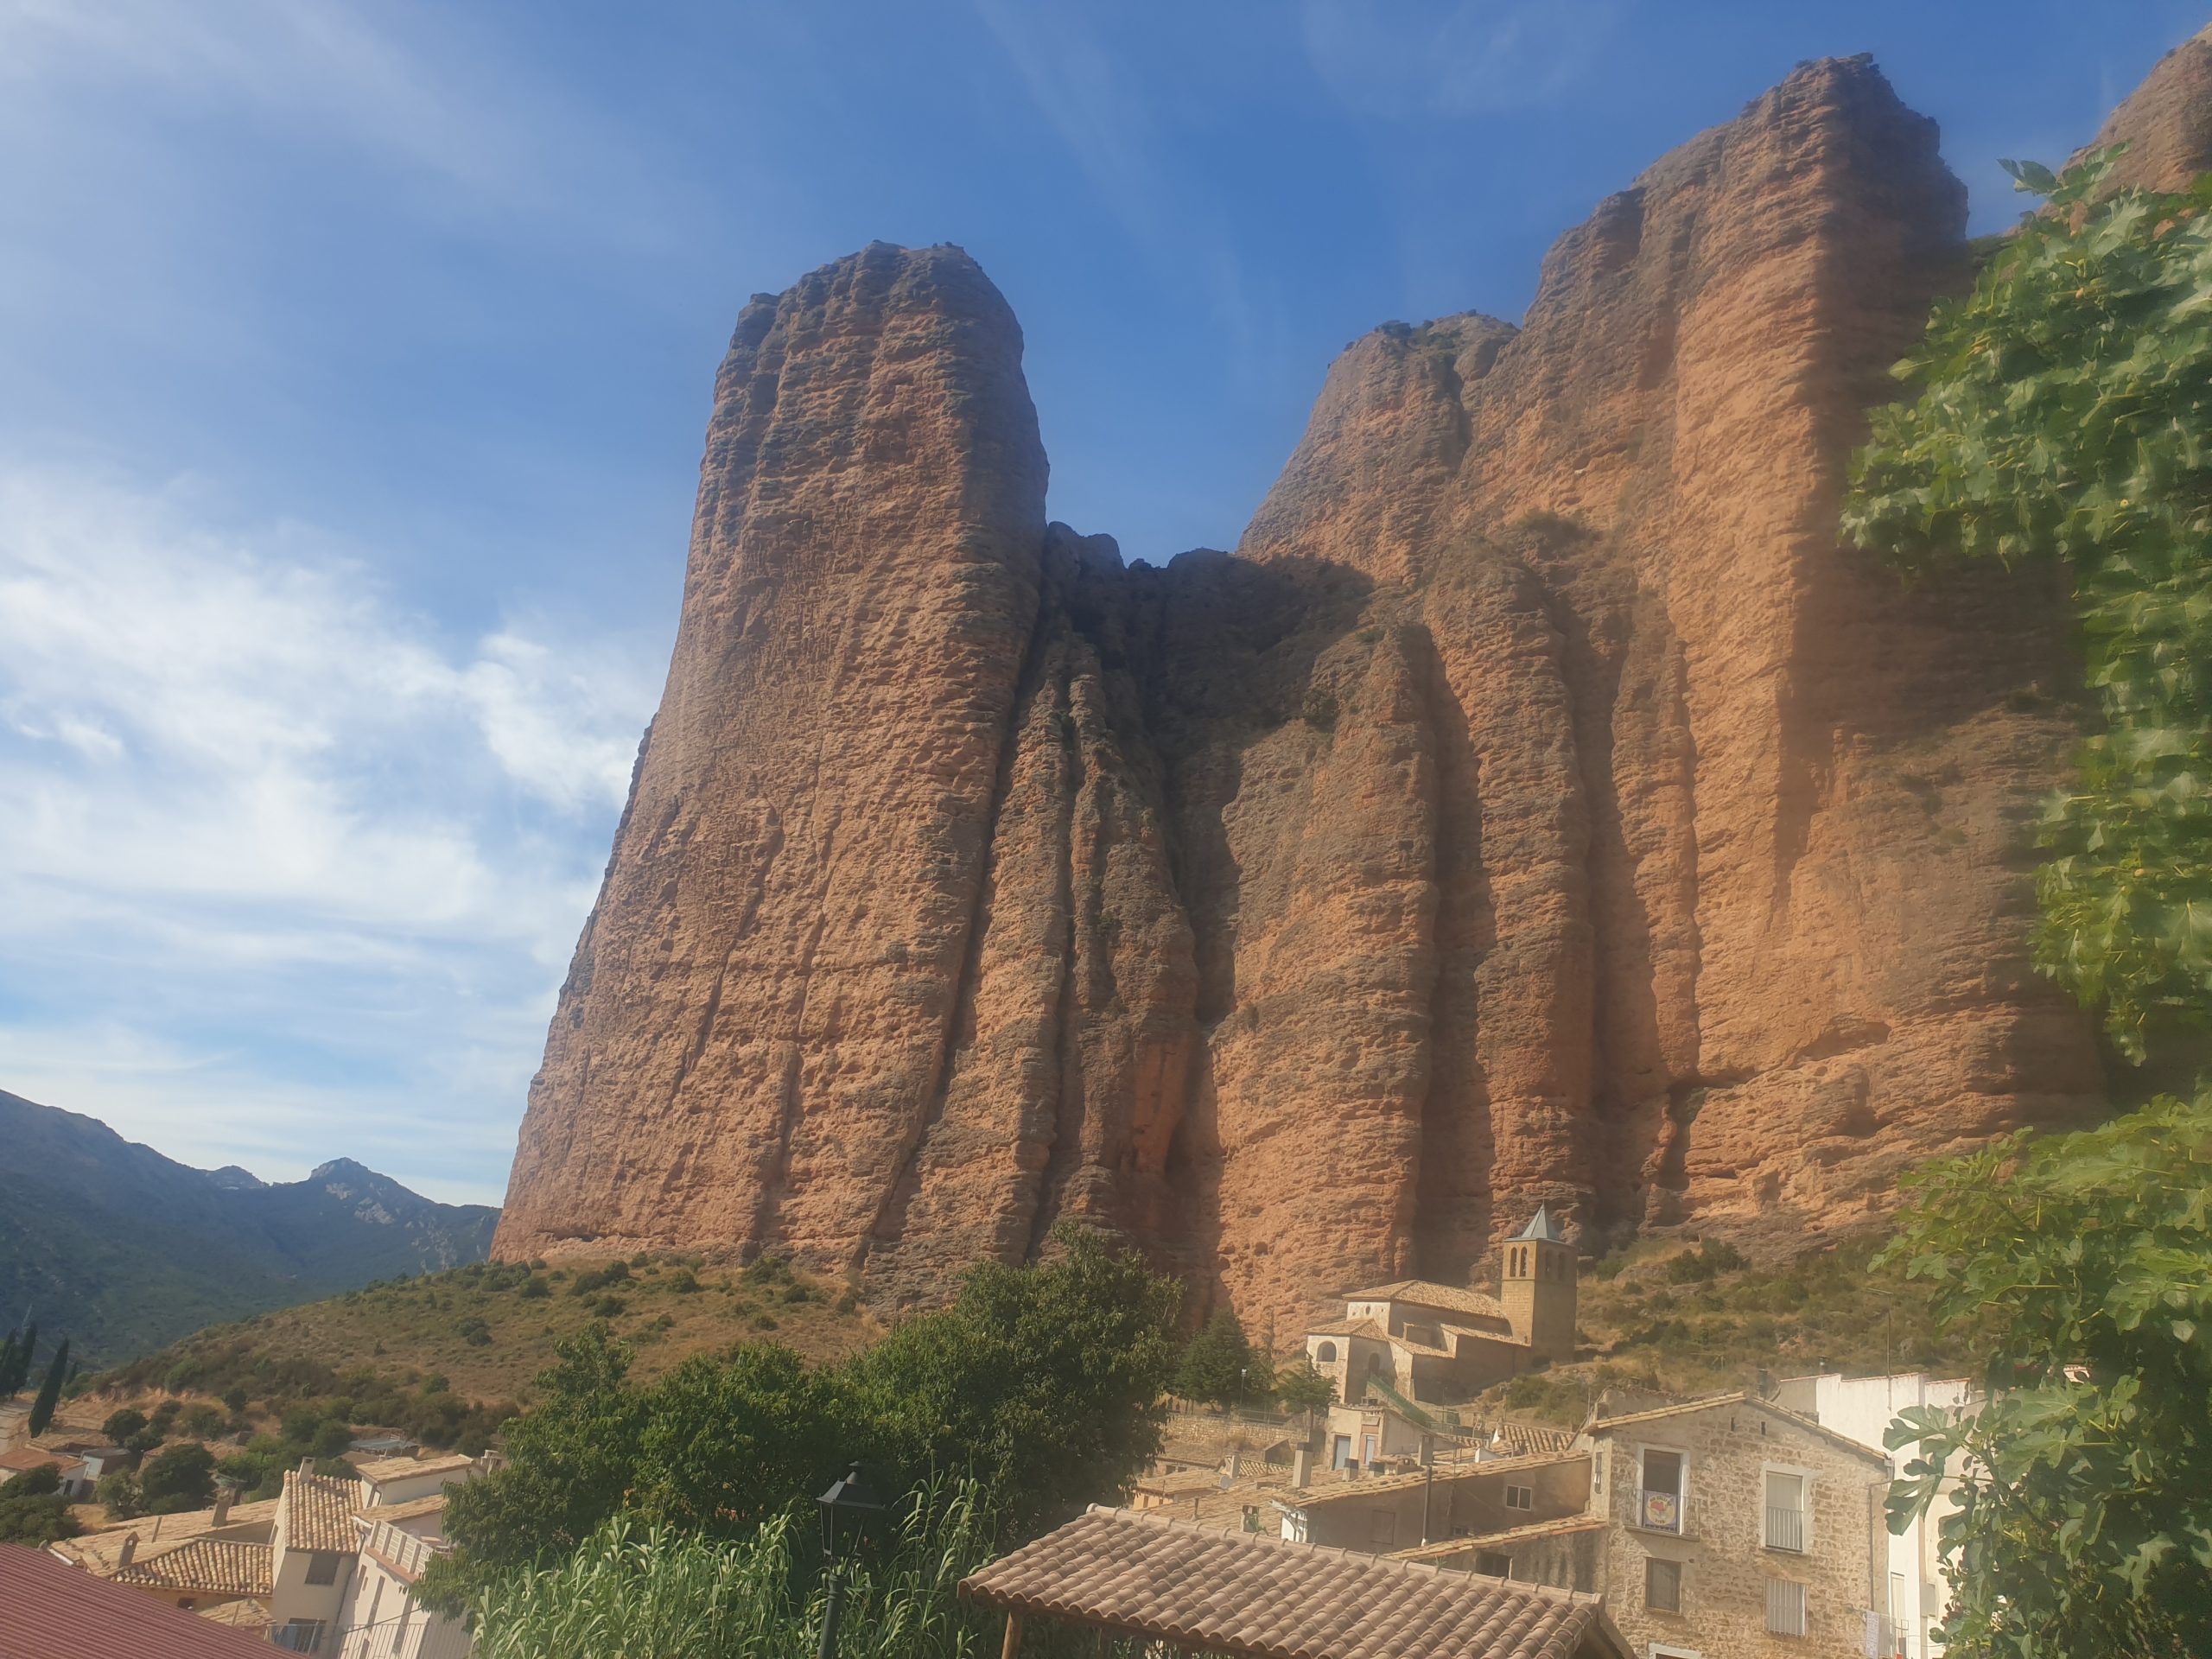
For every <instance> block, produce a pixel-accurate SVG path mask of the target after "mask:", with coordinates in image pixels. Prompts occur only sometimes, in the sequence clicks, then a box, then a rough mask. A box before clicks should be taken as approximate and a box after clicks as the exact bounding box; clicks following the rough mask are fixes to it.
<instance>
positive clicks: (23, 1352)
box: [7, 1325, 38, 1394]
mask: <svg viewBox="0 0 2212 1659" xmlns="http://www.w3.org/2000/svg"><path fill="white" fill-rule="evenodd" d="M37 1351H38V1326H36V1325H25V1326H24V1327H23V1339H22V1341H21V1342H19V1343H17V1344H16V1363H15V1365H14V1366H13V1368H12V1369H10V1371H9V1372H8V1388H7V1391H8V1392H9V1393H10V1394H21V1393H22V1391H23V1384H24V1383H28V1382H29V1381H30V1380H31V1356H32V1355H33V1354H34V1353H35V1352H37Z"/></svg>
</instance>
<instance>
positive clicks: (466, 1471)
mask: <svg viewBox="0 0 2212 1659" xmlns="http://www.w3.org/2000/svg"><path fill="white" fill-rule="evenodd" d="M485 1467H486V1464H485V1463H484V1462H483V1461H482V1460H480V1459H469V1458H466V1457H447V1458H425V1459H402V1458H393V1459H379V1460H376V1461H372V1462H369V1463H365V1464H364V1465H361V1466H360V1467H359V1468H358V1469H356V1470H355V1471H354V1472H353V1474H352V1475H350V1476H334V1475H324V1474H318V1473H316V1472H315V1471H314V1470H313V1468H311V1467H310V1466H308V1465H302V1466H301V1467H300V1468H298V1469H295V1470H289V1471H286V1473H285V1476H284V1482H283V1492H282V1494H281V1495H280V1496H279V1497H276V1498H273V1499H270V1500H267V1501H264V1502H261V1503H234V1502H233V1501H232V1497H231V1496H230V1494H229V1493H228V1491H224V1492H222V1493H220V1494H219V1496H218V1497H217V1500H216V1502H215V1503H214V1505H213V1508H211V1509H208V1510H198V1511H193V1512H188V1513H186V1514H182V1515H166V1516H145V1517H143V1519H140V1520H137V1521H132V1522H125V1523H123V1524H121V1525H118V1526H114V1527H110V1528H106V1529H103V1530H101V1531H99V1532H95V1533H90V1534H87V1535H83V1536H81V1537H77V1538H71V1539H65V1540H63V1541H60V1542H59V1543H55V1544H53V1545H50V1546H49V1547H48V1550H49V1553H50V1554H53V1555H54V1556H56V1557H57V1558H59V1559H60V1560H64V1561H67V1562H68V1563H69V1564H71V1565H72V1566H74V1567H79V1568H82V1569H83V1570H84V1571H86V1573H90V1574H92V1576H94V1577H96V1578H102V1579H107V1580H112V1581H113V1582H115V1583H116V1584H118V1585H122V1586H129V1587H130V1588H132V1589H136V1590H139V1591H143V1592H145V1593H147V1594H149V1595H150V1596H153V1597H156V1598H158V1599H161V1600H162V1601H165V1602H168V1604H170V1605H173V1606H175V1607H178V1608H181V1609H183V1610H185V1611H190V1612H196V1613H200V1614H202V1615H204V1616H206V1617H208V1618H213V1619H216V1620H219V1621H220V1622H222V1623H226V1624H232V1625H236V1626H239V1627H241V1628H249V1629H251V1628H258V1629H261V1630H265V1631H266V1632H267V1635H268V1638H269V1640H270V1642H272V1643H275V1644H276V1645H277V1647H279V1648H283V1649H287V1650H289V1651H291V1652H296V1653H315V1654H324V1655H332V1656H337V1655H341V1654H342V1655H343V1656H345V1659H460V1656H462V1655H465V1654H466V1653H467V1650H468V1643H467V1632H466V1630H463V1629H462V1628H461V1626H460V1625H459V1624H456V1623H455V1622H454V1621H452V1620H448V1619H445V1618H441V1617H438V1616H435V1615H433V1614H431V1613H429V1612H428V1611H426V1610H424V1609H423V1608H421V1607H419V1606H417V1605H415V1604H414V1603H413V1601H412V1599H411V1595H410V1592H411V1589H412V1586H414V1584H415V1583H416V1581H417V1580H419V1579H420V1578H421V1576H422V1573H423V1569H424V1567H427V1566H428V1565H429V1560H430V1558H431V1556H432V1555H433V1554H435V1553H436V1552H437V1551H438V1549H440V1548H442V1522H443V1516H444V1511H445V1503H446V1497H445V1493H446V1488H447V1487H448V1486H451V1485H454V1484H461V1483H462V1482H466V1481H467V1480H469V1479H472V1478H474V1477H475V1476H476V1475H478V1474H480V1473H481V1472H483V1471H484V1469H485Z"/></svg>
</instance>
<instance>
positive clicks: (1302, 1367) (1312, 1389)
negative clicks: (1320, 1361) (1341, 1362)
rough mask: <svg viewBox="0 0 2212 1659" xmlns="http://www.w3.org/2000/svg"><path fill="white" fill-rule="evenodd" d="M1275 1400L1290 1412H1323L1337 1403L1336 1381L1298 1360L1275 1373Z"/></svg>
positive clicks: (1308, 1363)
mask: <svg viewBox="0 0 2212 1659" xmlns="http://www.w3.org/2000/svg"><path fill="white" fill-rule="evenodd" d="M1275 1398H1276V1399H1278V1400H1280V1401H1281V1402H1282V1403H1283V1404H1284V1405H1285V1406H1286V1407H1287V1408H1289V1409H1291V1410H1292V1411H1325V1410H1327V1409H1328V1408H1330V1407H1331V1406H1333V1405H1334V1404H1336V1402H1337V1383H1336V1379H1335V1378H1334V1377H1331V1376H1322V1374H1321V1373H1320V1372H1319V1371H1317V1370H1314V1369H1313V1361H1311V1360H1308V1359H1300V1360H1299V1361H1297V1362H1296V1363H1294V1364H1289V1365H1286V1366H1284V1367H1283V1368H1282V1370H1280V1371H1278V1372H1276V1373H1275Z"/></svg>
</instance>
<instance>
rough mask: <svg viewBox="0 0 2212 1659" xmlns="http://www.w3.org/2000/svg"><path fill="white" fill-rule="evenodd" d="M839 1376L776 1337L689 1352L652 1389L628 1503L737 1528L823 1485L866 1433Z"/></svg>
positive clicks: (703, 1528)
mask: <svg viewBox="0 0 2212 1659" xmlns="http://www.w3.org/2000/svg"><path fill="white" fill-rule="evenodd" d="M840 1380H841V1379H840V1377H839V1376H838V1374H837V1373H836V1372H834V1371H825V1370H809V1368H808V1366H807V1363H806V1362H805V1361H804V1360H803V1359H801V1358H800V1357H798V1355H797V1354H795V1353H793V1352H792V1351H791V1350H790V1349H788V1348H785V1347H781V1346H779V1345H778V1344H774V1343H755V1344H747V1345H746V1346H744V1347H741V1348H740V1349H739V1350H738V1351H736V1352H735V1353H734V1354H733V1355H731V1356H730V1357H729V1358H728V1361H727V1362H726V1363H719V1364H718V1363H715V1362H714V1361H713V1360H710V1359H709V1358H706V1357H703V1356H702V1357H696V1358H693V1359H689V1360H686V1361H684V1362H683V1363H682V1364H681V1365H678V1366H677V1368H676V1369H675V1370H672V1371H671V1372H670V1373H669V1374H668V1375H667V1376H665V1377H664V1378H662V1379H661V1382H660V1383H659V1384H658V1386H657V1387H656V1388H655V1389H653V1390H652V1395H651V1399H650V1402H649V1403H648V1408H647V1419H646V1423H645V1430H644V1433H642V1434H641V1435H640V1437H639V1443H638V1467H637V1473H636V1476H635V1484H634V1488H633V1491H632V1496H631V1499H630V1504H631V1507H632V1509H634V1510H636V1511H637V1512H638V1514H639V1516H642V1517H643V1518H644V1519H645V1522H647V1523H648V1524H658V1525H670V1526H676V1527H680V1528H683V1529H685V1530H687V1531H691V1532H702V1533H715V1534H719V1535H722V1536H725V1537H731V1536H740V1535H743V1534H745V1533H747V1532H750V1531H751V1530H752V1529H753V1528H754V1527H755V1526H757V1525H759V1524H760V1522H762V1521H764V1520H766V1518H767V1517H768V1516H771V1515H774V1514H777V1513H779V1512H780V1511H781V1510H783V1509H784V1508H785V1506H786V1505H788V1504H789V1503H791V1500H792V1498H793V1497H797V1496H806V1495H810V1494H812V1493H816V1492H819V1491H823V1489H824V1488H825V1487H827V1486H828V1485H829V1483H830V1482H831V1481H832V1480H835V1479H836V1478H837V1476H838V1475H839V1474H840V1473H842V1471H843V1462H842V1459H849V1458H850V1457H852V1456H853V1455H854V1453H855V1451H856V1450H857V1449H858V1447H859V1443H860V1440H861V1435H862V1433H864V1431H863V1430H862V1428H861V1426H860V1425H858V1424H856V1423H855V1422H854V1421H852V1417H853V1414H852V1412H851V1411H850V1410H849V1408H848V1398H849V1396H848V1392H847V1390H845V1389H842V1388H841V1387H840V1386H839V1383H840Z"/></svg>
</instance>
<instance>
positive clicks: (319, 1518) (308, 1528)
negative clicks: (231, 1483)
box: [277, 1469, 361, 1555]
mask: <svg viewBox="0 0 2212 1659" xmlns="http://www.w3.org/2000/svg"><path fill="white" fill-rule="evenodd" d="M360 1501H361V1489H360V1487H359V1485H358V1484H356V1483H354V1482H353V1481H350V1480H336V1479H334V1478H331V1477H330V1476H328V1475H316V1474H302V1473H301V1472H300V1471H298V1470H297V1469H287V1470H286V1471H284V1495H283V1497H280V1498H278V1499H277V1503H280V1504H282V1505H283V1510H282V1516H283V1519H282V1522H281V1524H280V1529H281V1530H282V1531H283V1535H284V1543H285V1546H286V1548H291V1549H334V1550H338V1551H340V1553H342V1554H348V1555H350V1554H353V1549H354V1547H355V1545H356V1543H357V1541H358V1535H356V1533H355V1532H354V1530H353V1508H354V1505H355V1504H357V1503H359V1502H360Z"/></svg>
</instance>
